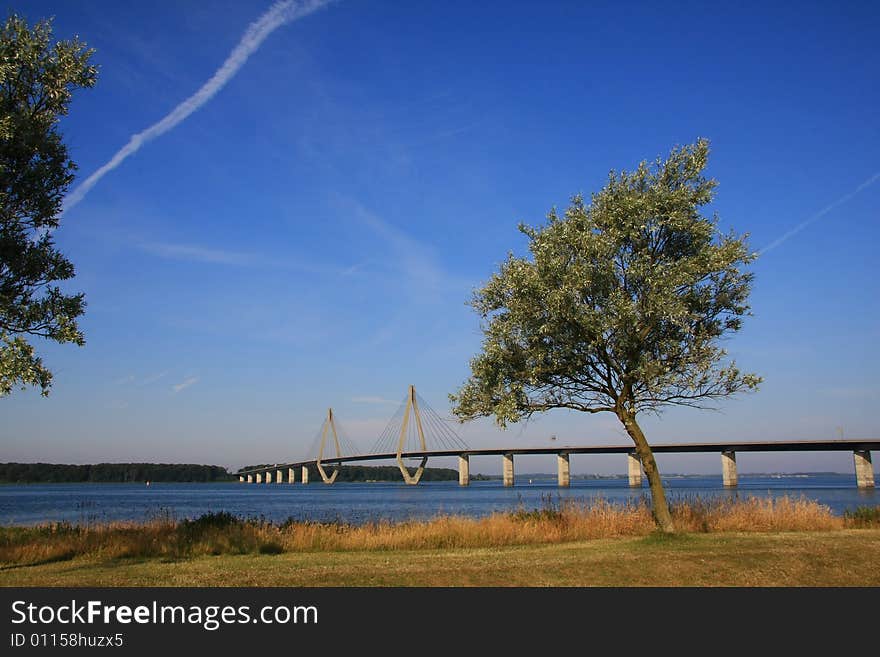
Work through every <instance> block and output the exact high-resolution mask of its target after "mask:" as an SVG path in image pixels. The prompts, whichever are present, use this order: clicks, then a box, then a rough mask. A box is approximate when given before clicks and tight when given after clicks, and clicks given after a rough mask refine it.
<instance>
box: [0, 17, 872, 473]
mask: <svg viewBox="0 0 880 657" xmlns="http://www.w3.org/2000/svg"><path fill="white" fill-rule="evenodd" d="M665 4H666V5H668V6H660V5H658V4H656V3H644V4H640V3H633V4H631V5H626V6H624V5H622V4H620V3H607V4H595V5H594V4H593V3H589V5H588V4H587V3H574V2H571V3H500V2H499V3H491V2H490V3H470V2H443V3H428V2H413V3H395V2H368V1H364V0H355V1H341V2H335V3H330V4H329V5H328V6H326V7H323V8H320V9H319V10H317V11H315V12H313V13H310V14H308V15H305V16H302V17H301V18H298V19H296V20H291V21H289V22H288V23H286V24H284V25H281V26H280V27H278V28H277V29H275V30H274V31H272V32H271V34H269V35H268V36H266V38H265V40H263V41H262V42H261V43H260V44H259V47H258V48H256V49H255V50H254V51H253V52H252V53H251V54H250V57H249V58H248V59H247V61H245V62H244V63H243V64H241V65H240V67H239V68H238V69H237V71H236V72H235V74H234V75H233V76H232V77H231V78H230V79H229V80H228V82H227V83H226V84H225V86H222V88H219V90H217V91H216V93H214V95H213V96H212V97H211V98H210V99H209V100H207V102H205V103H204V104H203V105H202V106H201V107H200V108H199V109H197V111H195V112H193V113H192V114H190V115H189V116H187V117H186V118H185V119H184V120H183V121H182V122H180V123H179V124H178V125H176V126H175V127H173V128H172V129H170V130H168V131H167V132H165V133H164V134H161V135H159V136H157V137H156V138H155V139H153V140H152V141H149V142H148V143H145V144H143V146H142V147H141V148H140V150H138V151H137V152H136V153H134V154H133V155H131V156H130V157H128V158H127V159H125V160H124V161H123V162H122V163H121V164H120V165H119V166H118V167H117V168H115V169H113V170H112V171H109V172H108V173H107V174H106V175H104V176H103V177H102V178H101V179H100V180H98V181H97V183H96V184H95V185H94V187H92V188H91V189H90V190H89V192H88V194H87V195H85V196H84V197H83V198H82V199H81V200H80V201H79V202H78V203H77V204H76V205H74V206H73V207H70V208H69V209H68V210H67V212H66V214H65V216H64V218H63V220H62V227H61V229H60V230H59V231H58V232H57V241H58V243H59V245H60V246H61V248H62V249H63V251H64V252H65V253H66V254H68V256H69V257H70V258H71V260H72V261H73V262H74V263H75V265H76V267H77V274H78V275H77V278H76V279H75V281H74V283H73V285H72V286H71V289H76V290H82V291H84V292H85V293H86V298H87V301H88V304H89V305H88V308H87V312H86V315H85V316H84V317H83V319H82V322H81V325H82V328H83V329H84V331H85V334H86V339H87V345H86V346H85V347H84V348H81V349H79V348H76V347H72V346H69V345H68V346H57V345H51V344H41V345H39V346H38V348H39V349H40V351H41V353H42V354H43V355H44V359H45V361H46V363H47V364H48V366H49V367H50V368H51V369H53V371H54V372H55V374H56V376H55V385H54V388H53V391H52V394H51V396H50V397H49V398H48V399H43V398H41V397H40V396H39V395H38V394H37V392H35V391H26V392H15V393H13V395H12V396H10V397H8V398H5V399H3V400H0V404H2V406H3V409H2V413H3V416H4V421H3V426H2V428H0V461H16V460H17V461H35V460H43V461H52V462H93V461H96V460H104V461H187V462H200V463H218V464H222V465H227V466H240V465H243V464H245V463H254V462H277V461H282V460H286V459H290V458H295V457H299V456H302V455H303V452H304V451H305V449H306V447H307V446H308V445H309V444H310V443H311V442H312V438H313V436H314V434H315V432H316V430H317V429H318V427H319V426H320V424H321V421H322V419H323V414H324V413H325V412H326V408H327V407H328V406H333V407H334V409H335V411H336V414H337V417H338V419H339V421H340V423H341V424H342V426H343V427H344V428H345V431H346V433H347V434H348V435H349V436H350V437H351V438H352V439H353V440H354V441H355V442H356V443H358V444H360V445H363V446H364V447H369V446H370V445H372V443H373V442H374V440H375V438H376V436H377V435H378V434H379V432H380V431H381V429H382V428H383V427H384V425H385V422H386V421H387V419H388V418H389V417H390V416H391V415H392V414H393V413H394V411H395V410H396V408H397V402H398V401H399V400H400V399H402V398H403V397H404V395H405V392H406V387H407V385H408V384H410V383H413V384H415V385H416V386H417V387H418V390H419V393H420V395H421V396H422V397H424V398H425V399H427V400H428V401H429V402H430V403H431V405H432V406H433V407H434V408H435V409H437V410H438V411H440V412H441V414H443V415H447V416H448V415H449V412H448V402H447V401H446V399H447V397H446V396H447V394H448V393H449V392H452V391H454V390H455V389H456V388H457V387H458V386H459V385H460V384H461V383H462V382H463V381H464V379H465V378H466V376H467V374H468V360H469V358H470V357H471V356H472V355H473V354H475V353H476V352H477V350H478V349H479V345H480V331H479V322H478V318H477V316H476V315H475V314H474V313H473V311H472V310H471V309H470V308H469V307H467V306H466V302H467V300H468V299H469V297H470V294H471V290H472V289H473V288H474V287H475V286H477V285H478V284H479V283H480V282H481V281H483V280H485V279H486V278H487V277H488V276H489V275H490V274H491V273H492V272H493V271H494V270H495V268H496V267H497V264H498V263H499V262H500V261H501V260H503V259H504V257H505V255H506V253H507V251H508V250H513V251H515V252H517V253H521V252H523V249H524V240H523V237H522V236H521V235H520V234H519V233H518V232H517V230H516V225H517V223H518V222H519V221H525V222H527V223H531V224H539V223H541V222H542V221H543V220H544V217H545V215H546V213H547V211H548V210H549V209H550V208H551V207H552V206H557V207H565V205H566V204H567V202H568V199H569V198H570V196H571V195H573V194H575V193H577V192H583V193H586V194H589V193H590V192H592V191H595V190H598V189H599V188H600V187H601V186H602V185H603V184H604V182H605V180H606V178H607V174H608V171H609V169H612V168H615V169H622V168H632V167H634V166H636V165H637V164H638V162H639V161H640V160H642V159H649V160H652V159H654V158H656V157H657V156H661V155H665V154H666V153H667V152H668V151H669V149H670V148H671V147H672V146H674V145H676V144H684V143H690V142H692V141H694V140H695V139H696V138H697V137H701V136H703V137H707V138H709V139H710V141H711V146H712V154H711V156H710V163H709V170H708V173H709V175H711V176H712V177H714V178H716V179H717V180H718V181H719V186H718V193H717V198H716V201H715V203H714V204H713V206H712V208H711V209H712V211H714V212H717V214H718V216H719V217H720V225H721V227H722V229H723V230H728V229H732V230H735V231H737V232H748V233H750V234H751V240H750V243H751V245H752V246H753V247H754V248H755V249H763V248H765V247H767V246H768V245H773V244H774V243H776V244H775V246H773V248H771V249H769V250H768V251H767V252H766V253H764V254H763V255H762V256H761V258H760V259H759V260H758V262H757V263H756V264H755V265H754V268H753V270H754V272H755V274H756V282H755V287H754V292H753V296H752V309H753V313H754V316H753V317H751V318H749V319H748V320H747V321H746V323H745V326H744V329H743V331H742V332H741V333H740V334H739V335H737V336H736V337H735V338H733V339H732V340H730V341H729V343H728V347H729V350H730V352H731V354H732V355H733V356H735V357H736V359H737V361H738V362H739V363H740V365H742V366H743V367H744V368H746V369H748V370H751V371H756V372H758V373H760V374H762V375H763V376H764V377H765V383H764V384H763V386H762V389H761V391H760V392H758V393H756V394H752V395H746V396H743V397H740V398H737V399H734V400H730V401H728V402H725V403H723V404H722V407H721V411H719V412H707V411H695V410H691V409H673V410H671V411H669V412H667V413H665V414H664V415H663V416H662V417H661V418H646V419H645V422H644V424H645V429H646V432H647V434H648V437H649V439H651V440H654V441H656V442H663V441H678V440H681V441H702V440H736V439H748V440H761V439H767V440H772V439H786V438H803V439H821V438H833V437H839V436H841V435H842V436H843V437H847V438H863V437H876V436H877V429H876V426H875V422H874V421H873V420H874V416H875V409H876V407H877V405H878V402H880V384H878V383H877V381H876V378H875V373H876V372H877V370H878V365H880V363H878V357H877V350H876V344H877V342H878V339H880V312H878V303H877V299H878V285H877V282H876V279H875V277H874V270H875V265H876V264H877V255H876V250H875V245H876V244H877V243H878V242H880V227H878V207H880V180H878V178H877V177H876V176H877V174H878V172H880V157H878V154H880V127H878V121H877V119H878V113H877V108H878V107H880V84H878V79H877V71H878V65H880V47H878V45H877V42H876V26H877V24H878V19H880V9H878V7H877V5H876V4H872V3H866V2H862V3H840V4H838V3H835V4H834V5H833V6H832V5H831V4H830V3H825V4H824V5H823V4H810V3H792V4H783V3H766V2H765V3H754V4H742V5H741V4H740V3H737V6H728V7H719V6H715V5H706V4H705V3H665ZM270 6H271V3H269V2H231V1H230V2H225V1H211V2H154V3H118V2H110V1H103V0H102V1H97V0H95V1H87V0H82V1H80V2H76V3H68V2H59V1H58V0H54V1H51V2H49V1H45V2H44V1H33V2H23V3H22V2H19V3H15V5H14V6H12V9H13V10H15V11H18V12H20V13H23V14H25V15H26V16H27V17H28V19H29V20H30V21H31V22H33V21H35V20H36V19H38V18H42V17H46V16H55V33H56V36H58V37H67V36H70V35H72V34H79V35H80V37H81V38H82V39H83V40H85V41H86V42H88V43H89V44H90V45H91V46H93V47H94V48H96V50H97V53H96V55H95V58H94V59H95V62H97V63H98V64H99V65H100V68H101V74H100V79H99V82H98V84H97V86H96V87H95V88H94V89H92V90H89V91H86V92H81V93H79V94H78V95H77V96H76V97H75V100H74V102H73V105H72V108H71V112H70V115H69V116H68V117H66V118H65V119H64V122H63V126H62V129H63V132H64V135H65V139H66V141H67V143H68V144H69V147H70V150H71V155H72V157H73V159H74V160H75V161H76V162H77V163H78V164H79V166H80V178H79V179H78V181H77V182H82V181H83V180H84V179H86V178H87V177H89V176H90V175H92V174H93V173H94V172H95V171H97V170H99V169H100V168H101V167H102V166H104V165H105V164H106V163H107V162H108V161H109V160H110V159H111V158H112V157H113V155H114V154H115V153H117V152H118V151H119V149H121V148H123V147H124V146H125V145H126V143H128V142H129V140H130V138H131V137H132V135H135V134H138V133H141V132H142V131H144V130H145V129H147V128H148V127H149V126H152V125H154V124H156V123H157V122H158V121H160V120H162V118H163V117H165V116H167V115H168V114H169V113H170V112H172V111H173V110H174V109H175V107H177V106H178V105H179V104H180V103H181V102H183V101H185V100H186V99H187V98H189V97H190V96H192V95H193V94H194V93H195V92H196V91H197V90H198V89H199V88H200V87H202V85H204V84H205V83H206V81H208V80H209V79H210V78H211V77H212V76H213V75H214V74H215V72H216V71H217V69H218V68H219V67H221V65H222V64H223V62H224V61H225V60H226V59H227V57H228V56H229V54H230V52H231V51H232V50H233V49H234V48H235V47H236V45H237V44H238V43H239V40H240V39H241V38H242V35H243V34H244V33H245V31H246V30H247V29H248V26H249V25H250V24H251V23H252V22H253V21H255V20H257V19H258V17H259V16H260V15H262V14H263V13H264V12H266V11H267V10H269V9H270ZM865 183H868V184H865ZM860 187H861V188H860ZM856 190H858V191H856ZM811 220H812V221H811ZM804 222H810V223H808V225H806V226H804V227H803V228H802V230H800V231H798V232H796V233H794V234H791V235H789V236H788V237H786V235H788V234H789V232H790V231H791V230H792V229H794V228H796V227H798V226H800V225H801V224H803V223H804ZM780 238H785V239H783V241H782V242H778V240H779V239H780ZM457 430H458V432H459V433H460V435H461V436H462V437H463V438H464V439H465V440H466V441H467V442H468V443H469V444H470V445H471V446H474V447H477V446H480V447H482V446H498V445H503V444H510V445H517V446H527V445H546V444H549V440H550V439H549V436H551V435H556V436H557V442H556V443H555V444H605V443H626V442H627V441H628V438H627V437H626V435H625V434H624V433H623V431H622V430H621V428H620V426H619V424H618V422H617V420H616V419H615V418H613V417H611V416H610V415H609V416H607V417H603V416H601V415H599V416H585V415H581V414H575V413H563V412H558V413H550V414H547V415H546V416H544V417H541V418H536V419H534V420H533V421H531V422H530V423H528V424H527V425H518V426H513V427H511V428H510V429H509V430H508V431H506V432H500V431H498V430H496V429H494V428H493V427H492V425H491V423H490V422H475V423H471V424H468V425H465V426H463V427H457ZM660 464H661V468H663V469H664V470H667V471H687V472H717V471H718V470H719V469H720V466H719V464H718V463H717V457H716V456H714V455H710V456H679V457H676V456H668V457H664V458H662V459H661V461H660ZM435 465H444V463H439V462H438V463H435ZM554 466H555V464H554V463H553V461H552V460H551V459H549V458H546V459H545V458H535V459H533V460H527V459H523V462H522V463H521V464H519V463H518V465H517V469H518V470H520V471H525V470H532V471H535V470H545V471H551V470H552V469H553V467H554ZM572 468H573V470H574V471H575V472H615V471H617V472H623V471H624V463H623V461H622V460H620V459H612V458H609V459H596V460H594V461H589V460H586V459H583V458H582V459H573V460H572ZM740 469H741V471H768V470H808V469H822V470H825V469H828V470H838V471H844V472H847V471H850V470H851V469H852V461H851V455H849V454H844V453H841V454H833V455H807V454H803V455H796V456H791V455H786V456H774V455H751V454H749V455H746V454H743V455H741V457H740ZM472 470H474V471H481V472H498V471H499V470H500V463H496V462H495V461H494V460H486V461H485V462H483V461H482V460H478V461H477V460H475V462H474V464H473V465H472Z"/></svg>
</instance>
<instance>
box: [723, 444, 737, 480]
mask: <svg viewBox="0 0 880 657" xmlns="http://www.w3.org/2000/svg"><path fill="white" fill-rule="evenodd" d="M721 477H722V479H723V480H724V487H725V488H735V487H736V483H737V477H736V452H731V451H727V452H721Z"/></svg>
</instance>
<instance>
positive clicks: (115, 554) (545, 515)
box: [0, 499, 880, 586]
mask: <svg viewBox="0 0 880 657" xmlns="http://www.w3.org/2000/svg"><path fill="white" fill-rule="evenodd" d="M673 515H674V518H675V521H676V524H677V526H678V527H679V528H680V529H681V530H682V531H681V533H679V534H675V535H672V536H663V535H659V534H656V533H654V532H653V525H652V522H651V518H650V513H649V512H648V510H647V508H646V507H645V506H644V505H634V506H622V507H621V506H614V505H610V504H604V503H597V504H591V505H590V506H570V505H565V506H561V507H559V506H553V505H550V506H547V507H546V508H543V509H536V510H533V511H518V512H515V513H507V514H496V515H494V516H490V517H488V518H482V519H471V518H459V517H441V518H437V519H435V520H431V521H427V522H410V523H398V524H381V523H380V524H373V525H365V526H357V527H355V526H347V525H335V524H330V525H327V524H314V523H283V524H281V525H275V524H270V523H265V522H262V521H259V520H242V519H238V518H234V517H232V516H229V515H226V514H216V515H210V516H205V517H202V518H199V519H196V520H191V521H182V522H173V521H170V520H169V521H163V522H153V523H148V524H113V525H104V526H94V527H78V526H70V525H46V526H42V527H29V528H26V527H5V528H0V586H880V568H878V567H877V566H878V564H880V510H878V509H863V510H861V512H860V513H856V514H851V515H849V516H847V517H844V518H841V517H838V516H833V515H831V513H830V512H829V511H828V510H827V508H825V507H822V506H820V505H818V504H816V503H814V502H810V501H805V500H789V499H782V500H776V501H772V500H755V499H750V500H741V501H737V502H711V503H704V502H699V501H697V502H694V501H691V502H688V503H687V504H679V505H677V506H676V507H675V509H674V514H673Z"/></svg>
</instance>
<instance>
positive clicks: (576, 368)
mask: <svg viewBox="0 0 880 657" xmlns="http://www.w3.org/2000/svg"><path fill="white" fill-rule="evenodd" d="M708 153H709V145H708V142H707V141H706V140H699V141H697V142H696V143H695V144H692V145H688V146H684V147H680V148H676V149H673V151H672V152H671V153H670V155H669V156H668V158H667V159H666V160H657V161H656V162H655V163H654V165H653V166H651V165H649V164H648V163H647V162H642V163H641V164H640V165H639V166H638V168H637V169H636V170H635V171H632V172H627V171H622V172H620V173H616V172H614V171H612V172H611V174H610V176H609V179H608V183H607V185H606V186H605V187H604V188H603V189H602V190H601V191H600V192H598V193H596V194H593V195H592V197H591V200H590V202H589V203H587V202H585V200H584V199H583V197H581V196H575V197H574V198H573V199H572V201H571V204H570V205H569V207H568V208H567V209H566V211H565V213H564V215H563V216H561V217H560V216H559V215H558V214H557V213H556V211H555V210H553V211H551V212H550V213H549V215H548V221H547V224H546V225H545V226H543V227H540V228H533V227H529V226H526V225H520V230H521V231H522V232H523V233H524V234H525V235H526V236H527V237H528V239H529V252H530V254H531V257H530V258H522V257H517V256H514V255H513V254H509V255H508V257H507V260H506V262H504V263H503V264H502V265H501V268H500V271H499V272H498V273H496V274H494V275H493V276H492V278H491V279H490V280H489V282H488V283H486V285H485V286H484V287H482V288H481V289H479V290H477V291H476V292H475V294H474V298H473V300H472V305H473V307H474V308H475V309H476V311H477V312H478V313H479V314H480V316H481V317H482V319H483V332H484V341H483V348H482V352H481V353H480V354H479V355H477V356H476V357H475V358H474V359H473V360H472V361H471V371H472V374H471V376H470V378H469V379H468V381H466V382H465V384H464V385H463V387H462V388H461V389H460V390H459V391H458V393H457V394H454V395H451V396H450V397H451V399H452V401H453V402H454V405H455V409H454V412H455V413H456V415H457V416H458V417H459V418H460V419H462V420H467V419H472V418H475V417H479V416H494V418H495V420H496V422H497V423H498V424H499V425H501V426H505V425H506V424H507V423H508V422H516V421H518V420H520V419H523V418H527V417H529V416H531V415H532V414H533V413H536V412H541V411H547V410H551V409H554V408H566V409H572V410H576V411H583V412H587V413H598V412H603V411H607V412H612V413H615V414H616V415H617V416H618V418H619V419H620V420H621V422H623V424H624V426H625V427H626V429H627V432H628V433H629V434H630V436H631V437H632V438H633V440H634V441H635V442H636V447H637V451H638V453H639V455H640V456H641V458H642V462H643V465H644V467H645V473H646V474H647V475H648V478H649V480H652V477H653V476H654V474H656V478H657V482H658V483H660V480H659V473H652V472H651V471H650V468H654V469H656V464H654V462H653V455H651V454H650V449H649V448H647V443H646V442H645V444H644V447H643V446H641V445H640V442H644V441H643V439H644V436H642V437H641V439H639V438H638V435H640V434H641V430H640V428H639V427H638V424H637V423H636V421H635V417H636V414H637V413H639V412H642V411H651V412H659V411H660V410H661V409H662V408H663V407H665V406H668V405H683V406H695V407H705V406H707V405H711V404H712V402H713V400H717V399H719V398H722V397H726V396H728V395H732V394H734V393H737V392H739V391H741V390H746V389H754V388H756V387H757V385H758V383H759V382H760V377H757V376H755V375H754V374H746V373H743V372H741V371H740V370H739V369H738V368H737V366H736V364H735V363H734V362H728V361H727V360H726V352H725V350H724V349H723V348H722V347H721V345H720V342H721V339H722V338H723V337H724V336H725V335H728V334H731V333H734V332H736V331H738V330H739V329H740V327H741V324H742V318H743V316H745V315H747V314H748V312H749V306H748V303H747V301H748V296H749V291H750V287H751V282H752V275H751V274H750V273H748V272H746V271H745V266H746V265H747V264H748V263H750V262H751V261H752V259H753V258H754V255H753V254H751V253H750V252H749V250H748V247H747V244H746V236H742V237H738V236H736V235H734V234H728V235H723V234H721V233H720V232H719V230H718V219H717V217H715V216H712V217H705V216H703V215H702V214H701V212H700V210H701V208H702V207H703V206H705V205H707V204H708V203H710V202H711V200H712V197H713V194H714V190H715V186H716V183H715V181H714V180H710V179H707V178H706V177H704V175H703V170H704V168H705V166H706V163H707V158H708ZM645 448H647V449H645ZM652 493H653V494H654V497H655V498H656V497H657V496H658V494H659V495H660V496H662V483H661V488H660V490H659V491H655V490H654V485H653V481H652ZM655 502H656V499H655ZM663 504H664V505H665V501H664V502H663ZM661 511H662V510H661ZM656 512H657V509H656V508H655V515H656ZM666 515H667V516H668V512H667V513H666Z"/></svg>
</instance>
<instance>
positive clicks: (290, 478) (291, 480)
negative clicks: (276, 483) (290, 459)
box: [287, 468, 296, 484]
mask: <svg viewBox="0 0 880 657" xmlns="http://www.w3.org/2000/svg"><path fill="white" fill-rule="evenodd" d="M287 483H288V484H295V483H296V470H294V469H293V468H287Z"/></svg>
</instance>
